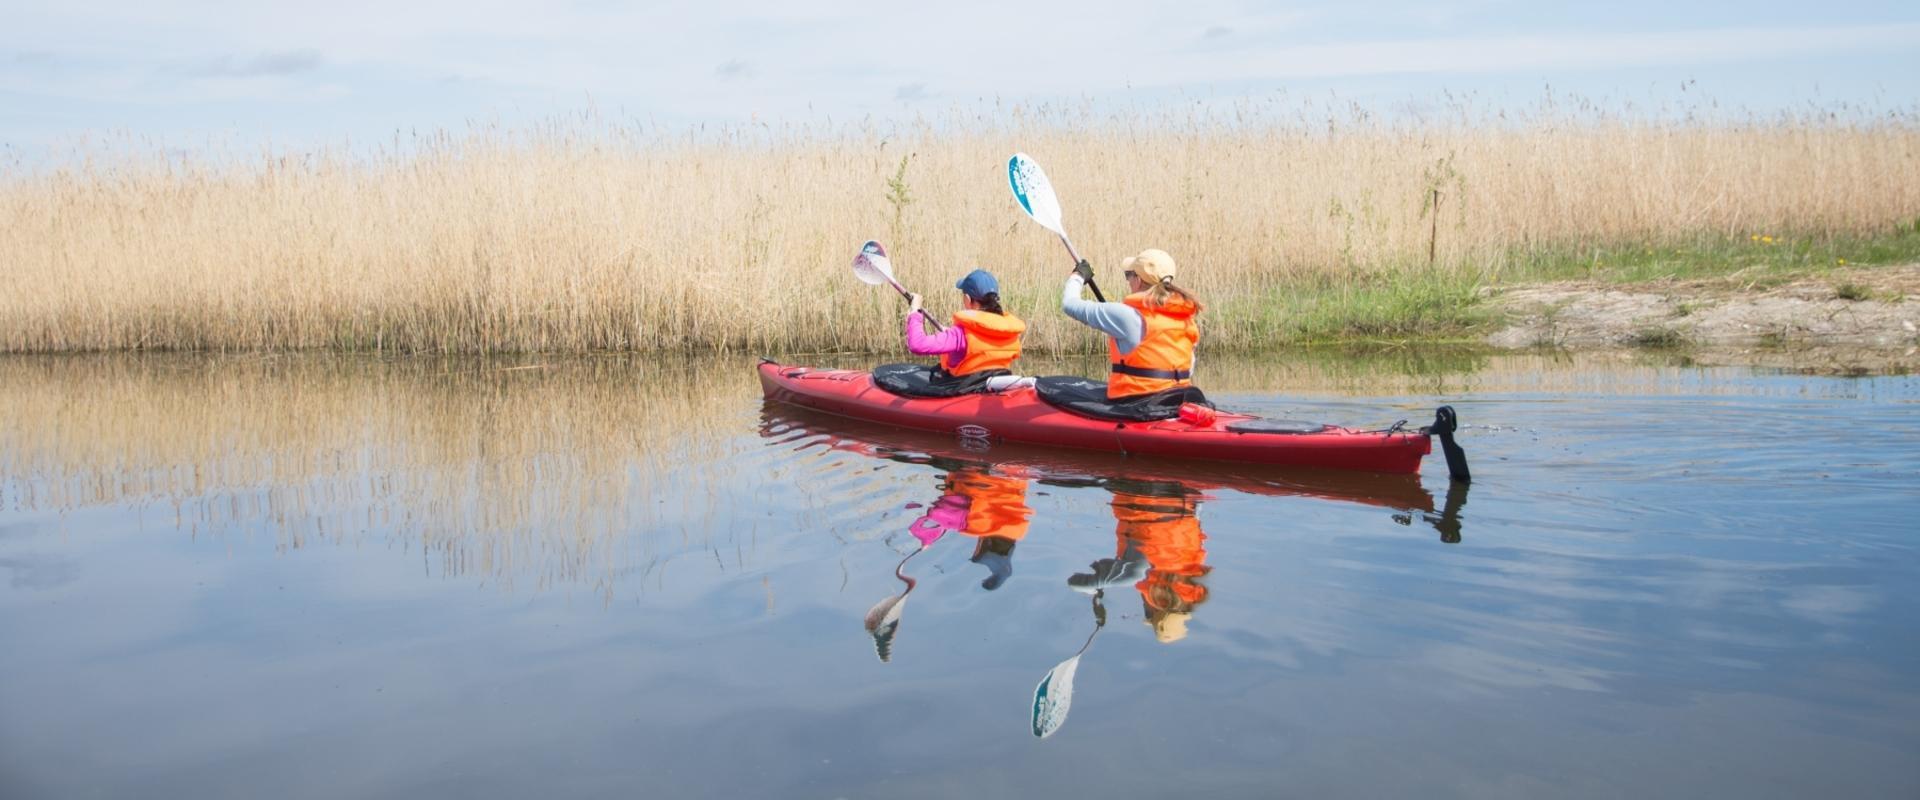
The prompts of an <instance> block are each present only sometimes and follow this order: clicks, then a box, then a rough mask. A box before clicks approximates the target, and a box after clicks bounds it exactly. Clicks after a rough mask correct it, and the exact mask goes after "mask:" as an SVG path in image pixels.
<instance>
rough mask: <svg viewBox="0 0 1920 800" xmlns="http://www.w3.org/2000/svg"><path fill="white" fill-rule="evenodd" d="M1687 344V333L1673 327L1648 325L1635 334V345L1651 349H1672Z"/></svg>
mask: <svg viewBox="0 0 1920 800" xmlns="http://www.w3.org/2000/svg"><path fill="white" fill-rule="evenodd" d="M1686 344H1687V337H1686V335H1685V334H1683V333H1681V332H1679V331H1676V330H1674V329H1672V328H1657V327H1647V328H1641V329H1640V330H1638V331H1636V332H1635V333H1634V334H1633V346H1635V347H1645V348H1647V349H1650V350H1671V349H1673V348H1676V347H1685V346H1686Z"/></svg>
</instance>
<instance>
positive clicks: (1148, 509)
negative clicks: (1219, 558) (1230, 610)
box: [1113, 494, 1208, 610]
mask: <svg viewBox="0 0 1920 800" xmlns="http://www.w3.org/2000/svg"><path fill="white" fill-rule="evenodd" d="M1113 519H1114V521H1115V522H1117V523H1119V524H1118V525H1117V526H1115V528H1114V533H1115V534H1117V535H1118V536H1119V538H1120V542H1119V546H1120V555H1121V557H1122V558H1124V557H1125V556H1126V551H1127V545H1128V543H1129V542H1131V543H1132V544H1133V546H1134V547H1137V548H1138V549H1139V551H1140V554H1141V555H1143V556H1146V557H1147V563H1149V564H1151V565H1153V568H1152V569H1151V570H1148V572H1147V577H1146V579H1145V580H1142V581H1140V582H1139V583H1136V584H1134V588H1135V589H1139V590H1140V596H1141V597H1142V598H1144V599H1145V600H1146V601H1147V605H1148V606H1150V607H1154V608H1161V607H1163V606H1164V605H1165V603H1164V601H1162V600H1159V599H1156V598H1155V597H1154V594H1155V590H1156V589H1162V590H1165V591H1171V592H1172V593H1173V594H1174V596H1176V597H1178V598H1180V600H1181V601H1182V602H1184V603H1186V604H1187V605H1188V606H1195V605H1199V604H1200V603H1203V602H1205V601H1206V599H1207V587H1205V586H1202V585H1200V584H1199V583H1198V582H1197V581H1198V580H1199V578H1200V576H1202V575H1205V574H1207V571H1208V567H1207V564H1206V561H1207V545H1206V540H1207V535H1206V534H1205V533H1203V532H1201V530H1200V518H1199V517H1196V516H1194V504H1193V503H1191V502H1189V501H1186V500H1181V499H1178V498H1171V497H1149V496H1146V495H1137V494H1115V495H1114V496H1113ZM1176 610H1180V609H1176Z"/></svg>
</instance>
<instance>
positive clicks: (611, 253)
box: [0, 112, 1920, 352]
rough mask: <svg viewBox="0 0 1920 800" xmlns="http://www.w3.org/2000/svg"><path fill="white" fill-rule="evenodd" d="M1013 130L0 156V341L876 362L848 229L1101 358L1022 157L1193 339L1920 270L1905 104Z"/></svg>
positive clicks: (1331, 333) (1106, 266)
mask: <svg viewBox="0 0 1920 800" xmlns="http://www.w3.org/2000/svg"><path fill="white" fill-rule="evenodd" d="M1008 119H1010V120H1013V121H1011V122H1007V123H1005V124H994V125H956V126H944V127H940V128H937V129H936V128H933V127H924V128H916V129H909V130H904V131H879V130H874V129H867V128H853V129H841V130H834V131H828V132H819V131H812V132H810V131H804V130H794V131H784V132H783V131H769V130H765V129H761V128H746V129H739V130H733V131H723V132H720V133H709V134H706V135H702V136H699V137H696V138H689V137H686V136H673V135H666V134H660V133H656V132H650V131H644V130H633V129H626V128H621V127H618V126H613V125H605V124H601V123H598V122H591V121H586V122H579V123H574V124H568V125H562V126H558V127H548V128H542V129H539V130H535V131H529V132H518V133H510V132H500V131H481V132H478V133H474V134H472V135H469V136H465V137H451V136H437V137H433V138H429V139H422V140H413V141H408V142H405V143H403V146H400V147H398V148H396V149H394V150H392V151H391V152H388V153H387V154H384V155H378V154H376V155H367V154H365V153H358V154H347V153H330V152H321V153H301V154H293V153H273V154H268V155H264V156H258V157H246V158H226V157H208V158H205V159H201V160H189V161H182V160H181V159H180V158H178V157H177V156H171V155H166V154H165V153H164V152H162V151H155V152H151V153H149V152H147V151H143V150H140V149H137V148H136V149H124V148H123V149H118V150H113V151H111V152H108V151H98V152H93V153H89V154H83V157H81V158H80V159H79V160H76V161H75V162H74V163H73V164H72V165H71V166H68V167H65V168H61V169H55V170H49V171H38V172H30V171H27V170H23V169H18V168H15V169H11V170H9V171H8V173H7V176H6V177H4V178H0V256H3V257H4V259H5V262H6V263H5V267H4V269H0V351H13V352H24V351H70V350H115V349H187V350H278V349H341V350H379V351H398V352H497V351H571V350H606V349H614V350H619V349H728V350H743V351H789V352H790V351H805V350H890V349H896V348H897V347H898V345H897V337H898V335H899V333H898V327H899V318H898V312H899V310H900V306H899V302H898V299H897V298H895V297H893V296H892V295H891V293H883V292H882V291H881V290H877V289H871V288H869V287H867V286H865V285H863V284H859V283H856V282H855V281H854V280H853V279H852V278H851V277H850V275H849V274H848V270H847V267H846V264H847V262H848V260H849V259H850V258H851V256H852V254H853V252H854V250H855V249H856V248H857V247H858V245H859V243H860V242H861V241H863V240H865V239H868V238H879V239H881V240H883V241H885V242H886V243H887V245H888V247H889V249H890V250H891V251H892V253H893V254H894V263H895V266H896V268H897V270H898V271H899V273H900V277H901V278H902V280H903V281H904V282H906V283H907V284H908V285H909V286H910V287H912V288H916V289H918V290H920V291H922V292H924V293H926V294H928V295H929V297H930V306H931V307H933V308H934V309H935V310H937V311H940V310H946V309H951V308H952V306H953V304H954V302H955V297H954V295H955V294H956V293H954V292H952V291H950V290H948V289H947V287H949V286H951V284H952V281H953V280H954V279H955V278H956V277H958V275H960V274H961V273H963V272H964V271H965V270H966V269H968V268H970V267H972V266H974V265H981V266H986V267H988V268H990V269H993V270H994V271H995V272H996V273H998V274H999V276H1000V278H1001V281H1002V284H1003V286H1005V287H1006V289H1007V292H1006V294H1007V299H1008V301H1009V305H1010V308H1011V309H1012V310H1013V311H1015V313H1019V314H1021V315H1023V316H1026V317H1028V318H1030V319H1031V320H1032V322H1033V323H1034V324H1033V328H1032V331H1031V333H1030V335H1029V342H1030V346H1032V347H1034V348H1036V349H1056V350H1078V349H1084V348H1087V347H1091V346H1094V345H1095V344H1097V343H1096V342H1094V341H1093V339H1092V337H1091V336H1089V335H1088V334H1087V333H1086V332H1085V331H1084V330H1082V329H1078V328H1076V327H1073V326H1071V325H1070V324H1069V323H1068V322H1067V321H1065V320H1064V318H1062V317H1061V316H1060V315H1059V314H1057V313H1055V312H1054V310H1053V309H1054V308H1055V307H1056V305H1057V298H1056V297H1055V296H1054V294H1055V293H1056V292H1057V291H1058V288H1057V287H1058V286H1059V283H1060V280H1061V278H1062V276H1063V275H1064V274H1065V271H1066V267H1067V264H1066V262H1065V259H1064V256H1063V255H1062V253H1061V251H1060V249H1059V246H1058V244H1057V242H1055V241H1054V240H1053V239H1052V238H1051V237H1050V236H1048V235H1046V234H1045V233H1044V232H1042V231H1041V230H1040V229H1039V228H1037V226H1034V225H1033V224H1032V223H1030V222H1028V221H1026V220H1025V219H1024V217H1022V216H1021V215H1020V213H1019V212H1018V210H1017V209H1016V207H1015V206H1014V205H1013V203H1012V201H1011V199H1010V197H1009V194H1008V191H1007V188H1006V182H1005V174H1004V164H1005V160H1006V157H1007V155H1008V154H1010V153H1012V152H1014V151H1016V150H1025V151H1027V152H1029V153H1031V154H1033V155H1034V156H1035V157H1036V158H1037V159H1039V160H1040V161H1041V163H1043V164H1045V165H1046V167H1047V169H1048V171H1049V173H1050V174H1051V176H1052V178H1053V181H1054V183H1055V186H1056V187H1057V188H1058V189H1059V191H1060V193H1061V197H1062V202H1063V204H1064V205H1065V206H1066V212H1067V214H1066V216H1067V221H1068V225H1069V227H1070V229H1071V231H1072V232H1073V234H1074V237H1075V241H1076V244H1078V245H1079V246H1080V248H1081V250H1082V251H1083V252H1084V253H1086V254H1087V255H1088V256H1089V258H1091V259H1092V260H1093V261H1094V262H1095V263H1096V265H1097V266H1098V267H1099V268H1100V270H1101V273H1102V275H1103V276H1104V278H1105V280H1106V283H1107V285H1108V286H1114V285H1117V284H1118V283H1119V277H1118V275H1117V274H1115V273H1117V267H1116V266H1115V264H1116V262H1117V260H1118V259H1119V258H1120V257H1122V256H1124V255H1128V254H1131V253H1133V252H1136V251H1138V250H1139V249H1141V248H1143V247H1149V246H1152V247H1161V248H1164V249H1166V250H1168V251H1170V252H1171V253H1173V254H1174V256H1175V257H1176V258H1177V259H1179V260H1180V262H1181V263H1182V265H1183V268H1184V271H1183V272H1182V280H1183V283H1185V284H1186V285H1188V286H1189V287H1190V288H1192V289H1193V290H1195V291H1196V292H1197V293H1198V294H1200V295H1201V296H1202V297H1203V298H1206V299H1207V300H1208V301H1209V302H1210V303H1211V310H1210V311H1209V312H1208V314H1207V320H1206V325H1207V331H1208V334H1207V335H1208V341H1209V343H1210V345H1211V346H1216V347H1227V348H1255V347H1262V346H1270V345H1273V344H1282V343H1294V342H1310V341H1326V340H1370V339H1395V338H1405V337H1409V336H1420V337H1441V338H1445V337H1448V336H1463V335H1466V334H1467V333H1469V332H1471V331H1473V330H1474V329H1475V327H1476V326H1477V325H1479V324H1480V323H1481V322H1482V321H1483V319H1482V317H1483V314H1484V312H1483V311H1482V310H1480V308H1479V307H1478V306H1477V305H1476V304H1475V298H1476V297H1477V296H1478V292H1479V290H1480V289H1481V287H1483V286H1486V285H1491V284H1501V283H1508V282H1513V281H1520V280H1532V279H1539V278H1556V277H1578V278H1594V279H1603V280H1637V279H1646V278H1650V277H1656V276H1668V277H1698V276H1705V275H1734V276H1745V277H1746V278H1747V279H1753V280H1763V279H1775V278H1778V277H1779V276H1784V275H1791V274H1800V273H1803V272H1805V271H1808V270H1816V269H1822V268H1826V267H1827V266H1829V265H1835V264H1837V263H1838V262H1839V261H1840V260H1842V259H1845V260H1846V261H1848V262H1849V263H1854V264H1864V263H1875V262H1894V261H1912V260H1915V256H1916V255H1920V232H1916V231H1915V230H1914V226H1915V225H1916V224H1917V223H1916V216H1920V157H1917V156H1916V155H1915V154H1916V153H1920V121H1916V120H1915V119H1914V118H1912V117H1911V116H1897V117H1893V118H1883V119H1880V120H1877V121H1875V122H1872V123H1847V122H1836V121H1834V119H1833V118H1832V117H1830V116H1828V115H1824V114H1818V113H1810V114H1808V115H1807V116H1805V117H1804V118H1781V119H1770V120H1765V121H1752V120H1749V121H1741V122H1716V123H1700V122H1645V121H1632V120H1621V119H1617V118H1611V117H1608V116H1605V115H1597V114H1596V115H1589V116H1586V117H1579V118H1568V117H1566V116H1565V115H1562V114H1559V113H1557V112H1541V113H1539V114H1537V115H1534V116H1532V117H1526V118H1515V117H1511V116H1509V117H1506V118H1501V119H1483V120H1478V121H1474V122H1469V123H1457V124H1446V125H1418V126H1403V125H1388V124H1384V123H1379V122H1376V121H1371V120H1369V119H1367V118H1364V117H1360V118H1332V119H1324V120H1321V119H1315V120H1308V119H1298V120H1291V121H1289V120H1285V119H1279V120H1275V119H1263V120H1262V121H1255V122H1247V121H1233V120H1212V121H1195V120H1185V119H1162V120H1154V121H1147V122H1141V121H1138V120H1125V121H1111V120H1104V119H1091V118H1089V119H1080V118H1074V117H1073V116H1072V115H1071V114H1068V115H1052V116H1046V115H1042V116H1040V117H1034V116H1032V115H1023V114H1018V113H1016V114H1011V115H1009V116H1008ZM1763 239H1764V241H1763Z"/></svg>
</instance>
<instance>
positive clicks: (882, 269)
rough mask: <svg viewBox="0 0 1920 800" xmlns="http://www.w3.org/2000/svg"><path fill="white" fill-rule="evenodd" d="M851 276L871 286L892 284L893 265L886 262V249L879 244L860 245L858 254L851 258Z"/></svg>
mask: <svg viewBox="0 0 1920 800" xmlns="http://www.w3.org/2000/svg"><path fill="white" fill-rule="evenodd" d="M853 276H854V277H856V278H859V279H860V282H861V283H866V284H871V285H873V286H879V285H880V284H883V283H892V282H893V263H892V262H890V261H888V260H887V249H886V248H885V247H881V246H880V243H879V242H867V243H866V244H865V245H862V246H861V247H860V254H859V255H857V256H854V257H853Z"/></svg>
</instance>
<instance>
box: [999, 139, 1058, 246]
mask: <svg viewBox="0 0 1920 800" xmlns="http://www.w3.org/2000/svg"><path fill="white" fill-rule="evenodd" d="M1007 182H1008V183H1010V184H1012V185H1013V199H1015V200H1018V201H1019V202H1020V208H1021V209H1022V210H1024V211H1026V212H1027V216H1030V217H1033V221H1034V222H1038V223H1040V227H1043V228H1046V229H1047V230H1050V231H1053V232H1054V233H1057V234H1061V235H1063V236H1064V235H1066V232H1065V231H1064V230H1063V229H1062V228H1061V227H1060V198H1058V197H1055V196H1054V194H1053V183H1052V182H1050V181H1048V180H1047V173H1046V172H1045V171H1044V170H1042V169H1040V164H1039V163H1037V162H1035V161H1034V160H1033V159H1032V158H1029V157H1027V154H1026V153H1014V154H1013V158H1011V159H1009V160H1008V161H1007Z"/></svg>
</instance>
